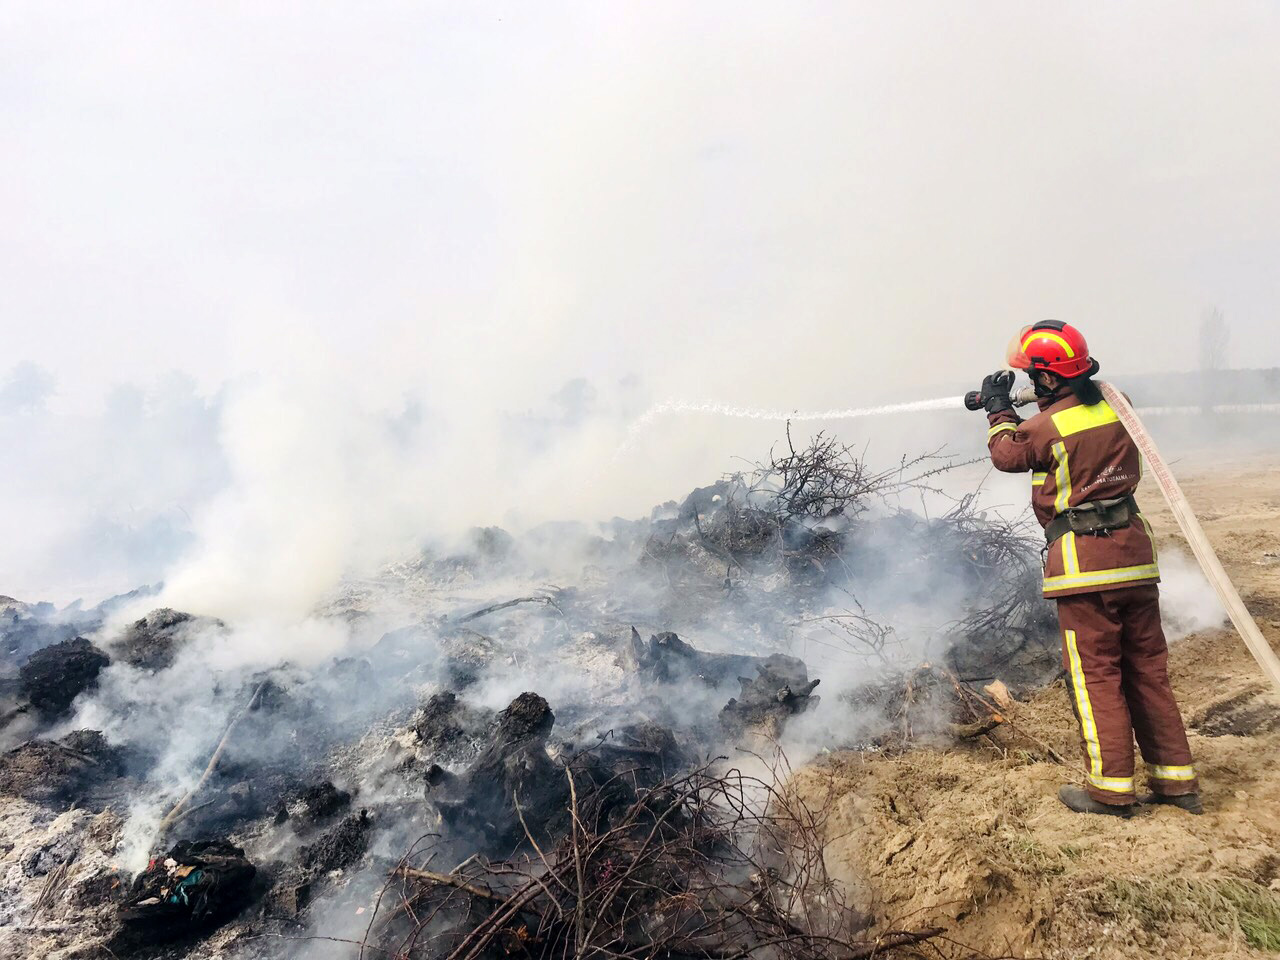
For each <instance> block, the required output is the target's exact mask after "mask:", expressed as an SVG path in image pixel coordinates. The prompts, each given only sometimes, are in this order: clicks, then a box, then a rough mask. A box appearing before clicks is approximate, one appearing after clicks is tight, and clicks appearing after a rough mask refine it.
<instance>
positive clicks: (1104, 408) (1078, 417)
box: [1052, 400, 1120, 437]
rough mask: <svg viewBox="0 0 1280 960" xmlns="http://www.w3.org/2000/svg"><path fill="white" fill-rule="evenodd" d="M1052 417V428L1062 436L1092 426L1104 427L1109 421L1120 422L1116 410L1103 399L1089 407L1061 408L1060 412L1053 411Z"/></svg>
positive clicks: (1067, 435)
mask: <svg viewBox="0 0 1280 960" xmlns="http://www.w3.org/2000/svg"><path fill="white" fill-rule="evenodd" d="M1052 419H1053V426H1054V428H1055V429H1056V430H1057V431H1058V433H1059V434H1060V435H1061V436H1064V437H1069V436H1071V435H1072V434H1076V433H1081V432H1083V431H1085V430H1092V429H1093V428H1094V427H1105V426H1106V425H1107V424H1109V423H1119V422H1120V418H1119V417H1117V416H1116V412H1115V411H1114V410H1112V409H1111V405H1110V404H1108V403H1107V401H1105V400H1103V401H1102V402H1101V403H1095V404H1094V405H1093V406H1091V407H1086V406H1079V407H1072V408H1071V409H1070V410H1063V411H1062V412H1061V413H1055V414H1054V415H1053V417H1052Z"/></svg>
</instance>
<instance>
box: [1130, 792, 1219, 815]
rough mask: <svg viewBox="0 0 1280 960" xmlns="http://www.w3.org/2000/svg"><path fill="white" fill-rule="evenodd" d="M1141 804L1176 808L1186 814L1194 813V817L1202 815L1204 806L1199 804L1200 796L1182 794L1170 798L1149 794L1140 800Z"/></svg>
mask: <svg viewBox="0 0 1280 960" xmlns="http://www.w3.org/2000/svg"><path fill="white" fill-rule="evenodd" d="M1142 802H1143V803H1162V804H1164V805H1165V806H1168V807H1177V808H1178V809H1179V810H1185V811H1187V813H1194V814H1195V815H1196V816H1199V815H1200V814H1202V813H1204V804H1203V803H1201V802H1200V794H1198V793H1183V794H1179V795H1178V796H1176V797H1171V796H1168V795H1166V794H1163V793H1149V794H1147V795H1146V796H1145V797H1143V798H1142Z"/></svg>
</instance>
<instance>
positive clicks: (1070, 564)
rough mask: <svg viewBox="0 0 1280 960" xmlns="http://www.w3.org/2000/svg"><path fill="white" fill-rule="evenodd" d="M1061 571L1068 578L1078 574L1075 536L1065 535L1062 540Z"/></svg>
mask: <svg viewBox="0 0 1280 960" xmlns="http://www.w3.org/2000/svg"><path fill="white" fill-rule="evenodd" d="M1062 569H1063V571H1064V572H1065V575H1066V576H1068V577H1074V576H1075V575H1076V574H1078V573H1079V572H1080V554H1079V553H1077V552H1076V535H1075V534H1074V533H1068V534H1065V535H1064V536H1063V538H1062Z"/></svg>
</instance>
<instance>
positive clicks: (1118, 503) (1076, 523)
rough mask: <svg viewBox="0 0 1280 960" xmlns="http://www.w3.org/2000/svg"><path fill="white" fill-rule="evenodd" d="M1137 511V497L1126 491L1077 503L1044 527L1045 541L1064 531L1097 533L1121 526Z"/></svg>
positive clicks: (1051, 539) (1131, 520)
mask: <svg viewBox="0 0 1280 960" xmlns="http://www.w3.org/2000/svg"><path fill="white" fill-rule="evenodd" d="M1137 515H1138V501H1137V500H1135V499H1134V498H1133V495H1132V494H1130V495H1129V496H1127V497H1117V498H1116V499H1114V500H1091V501H1089V502H1088V503H1082V504H1080V506H1078V507H1071V508H1070V509H1069V510H1063V511H1062V513H1060V514H1058V515H1057V516H1056V517H1054V518H1053V519H1052V520H1050V521H1049V525H1048V526H1047V527H1045V528H1044V538H1045V540H1046V541H1047V542H1048V543H1053V542H1055V541H1056V540H1059V539H1061V538H1062V537H1065V536H1066V535H1067V534H1068V533H1083V534H1092V535H1096V534H1100V533H1107V532H1108V531H1110V530H1121V529H1123V528H1125V527H1127V526H1129V524H1131V523H1132V522H1133V518H1134V517H1136V516H1137Z"/></svg>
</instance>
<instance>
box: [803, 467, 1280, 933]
mask: <svg viewBox="0 0 1280 960" xmlns="http://www.w3.org/2000/svg"><path fill="white" fill-rule="evenodd" d="M1175 472H1176V473H1177V474H1178V475H1179V477H1180V479H1181V480H1182V483H1183V487H1184V489H1185V491H1186V493H1187V496H1188V498H1189V499H1190V500H1191V502H1192V505H1193V506H1194V507H1196V509H1197V512H1198V514H1199V516H1200V517H1201V519H1202V522H1203V523H1204V526H1205V529H1206V530H1207V532H1208V534H1209V536H1210V538H1211V539H1212V541H1213V543H1214V546H1215V548H1216V549H1217V550H1218V552H1219V555H1220V556H1221V558H1222V560H1223V563H1224V564H1225V565H1226V567H1227V569H1228V571H1229V572H1230V574H1231V576H1232V578H1233V580H1234V582H1235V583H1236V586H1237V588H1238V589H1239V590H1240V592H1241V594H1242V595H1243V596H1244V598H1245V600H1246V602H1247V604H1248V606H1249V607H1250V609H1251V611H1252V612H1253V614H1254V616H1255V618H1257V620H1258V623H1259V625H1260V626H1261V628H1262V630H1263V632H1264V633H1265V635H1266V636H1267V639H1268V640H1269V641H1270V642H1271V644H1272V646H1273V648H1276V649H1280V461H1277V460H1267V461H1265V462H1259V461H1258V460H1257V459H1256V458H1255V459H1254V460H1253V461H1251V462H1247V461H1227V462H1223V461H1221V460H1219V461H1218V462H1216V463H1209V462H1204V461H1202V460H1200V459H1197V460H1195V461H1193V462H1191V463H1190V464H1187V463H1183V464H1179V465H1177V466H1175ZM1140 500H1141V502H1142V503H1143V504H1144V508H1145V510H1146V512H1147V514H1148V516H1149V517H1150V518H1151V520H1152V523H1153V526H1154V527H1155V528H1156V531H1157V533H1158V535H1159V536H1160V538H1161V547H1162V549H1165V550H1168V549H1170V548H1173V547H1175V546H1181V548H1182V549H1184V550H1185V544H1184V543H1180V541H1181V539H1182V538H1181V536H1180V535H1179V532H1178V529H1177V527H1176V525H1175V524H1174V521H1173V519H1172V517H1171V516H1170V514H1169V512H1168V510H1167V508H1166V507H1165V505H1164V503H1163V500H1162V499H1161V497H1160V494H1159V492H1158V490H1156V489H1155V488H1154V487H1152V488H1151V489H1146V490H1143V491H1141V494H1140ZM1208 504H1212V507H1211V508H1210V507H1208V506H1206V505H1208ZM1188 553H1189V551H1188ZM1170 669H1171V674H1172V677H1173V684H1174V688H1175V690H1176V691H1177V694H1178V698H1179V702H1180V703H1181V704H1182V708H1183V713H1184V716H1185V717H1186V720H1187V724H1188V728H1189V733H1190V736H1191V745H1192V749H1193V750H1194V751H1195V755H1196V767H1197V772H1198V774H1199V776H1200V779H1201V783H1202V791H1203V792H1202V796H1203V799H1204V804H1205V808H1206V813H1205V815H1204V816H1200V817H1194V816H1190V815H1188V814H1186V813H1184V812H1182V811H1180V810H1176V809H1172V808H1164V807H1159V808H1151V809H1145V810H1144V812H1143V813H1142V814H1141V815H1140V816H1138V817H1135V818H1134V819H1132V820H1130V821H1122V820H1119V819H1114V818H1110V817H1097V816H1082V815H1078V814H1072V813H1070V812H1068V811H1067V810H1066V809H1065V808H1064V807H1062V806H1061V805H1060V804H1059V802H1058V800H1057V797H1056V794H1057V788H1058V786H1059V785H1060V784H1061V783H1064V782H1068V781H1073V782H1083V775H1082V773H1083V767H1082V764H1081V763H1080V762H1079V760H1078V758H1079V756H1080V747H1079V738H1078V734H1077V727H1076V724H1075V721H1074V718H1073V717H1072V714H1071V710H1070V706H1069V704H1068V700H1067V694H1066V692H1065V689H1064V688H1063V685H1062V682H1061V681H1059V683H1058V684H1056V685H1055V686H1054V687H1051V688H1049V689H1047V690H1044V691H1042V692H1041V693H1040V694H1039V695H1037V696H1036V697H1035V698H1034V699H1032V700H1031V701H1030V702H1028V703H1024V704H1018V705H1017V706H1016V709H1014V710H1013V711H1011V719H1012V721H1013V725H1014V726H1016V727H1017V728H1018V729H1019V730H1020V731H1023V732H1024V733H1025V734H1028V735H1030V736H1029V737H1027V736H1022V735H1018V734H1016V733H1015V732H1014V731H1013V730H1012V729H1011V728H1010V727H1009V726H1006V727H1002V728H1000V729H999V730H998V733H997V736H998V739H999V741H1000V743H1001V744H1002V745H1003V746H1004V748H1005V749H1006V750H1007V756H1002V755H1001V753H1000V752H999V751H998V750H997V748H996V746H995V745H993V744H992V743H991V742H990V741H985V740H977V741H974V742H972V743H969V744H964V745H961V746H956V747H950V748H945V749H919V750H913V751H911V752H910V753H908V754H907V755H904V756H898V757H884V756H868V755H853V754H840V755H835V756H832V757H830V758H829V759H827V760H825V761H823V762H821V763H819V764H816V765H813V766H811V767H809V768H808V769H806V770H804V771H802V772H801V773H800V774H799V776H798V779H797V785H798V788H799V789H800V790H801V792H802V794H803V795H804V796H805V797H806V799H807V800H808V801H809V802H810V804H811V805H813V806H815V808H819V809H825V810H827V811H828V812H829V819H828V822H827V826H826V831H827V856H828V866H829V868H830V869H831V871H832V873H833V875H834V876H835V878H836V879H837V880H839V881H840V882H842V883H844V884H845V885H846V886H847V887H849V888H850V893H851V894H852V895H853V896H854V897H855V898H856V901H855V902H862V903H872V904H874V905H875V909H876V914H877V917H878V919H879V921H880V923H881V924H882V926H883V927H884V928H897V929H902V928H908V927H910V928H919V927H926V926H930V925H931V924H932V923H933V922H934V921H937V923H938V925H939V926H945V927H947V928H948V929H949V931H950V933H949V936H951V937H952V938H954V941H955V942H956V944H957V945H956V946H955V947H954V955H956V956H973V955H974V954H975V953H976V954H978V955H980V956H992V957H1046V958H1059V957H1063V958H1065V957H1072V958H1077V957H1096V958H1122V957H1123V958H1130V957H1139V956H1143V957H1145V956H1151V957H1164V958H1211V957H1269V956H1276V955H1277V954H1280V767H1278V766H1277V763H1276V760H1277V756H1280V700H1278V699H1277V698H1276V697H1275V696H1274V695H1273V694H1272V693H1271V691H1270V690H1269V689H1268V687H1267V684H1266V681H1265V679H1264V678H1263V676H1262V674H1261V673H1260V671H1259V670H1258V668H1257V666H1256V664H1255V663H1254V661H1253V659H1252V657H1251V656H1250V654H1249V652H1248V650H1247V649H1246V647H1245V646H1244V643H1243V642H1242V641H1241V640H1240V639H1239V638H1238V637H1237V636H1236V634H1235V633H1234V631H1230V630H1227V629H1223V630H1212V631H1207V632H1201V633H1197V634H1193V635H1191V636H1188V637H1186V638H1185V639H1182V640H1180V641H1178V642H1177V643H1175V644H1174V645H1173V648H1172V655H1171V668H1170ZM1030 738H1034V741H1039V743H1038V744H1037V743H1036V742H1033V740H1032V739H1030ZM1046 746H1047V747H1051V748H1053V749H1054V750H1056V751H1057V752H1058V753H1059V754H1060V755H1061V756H1062V757H1065V758H1066V759H1067V761H1068V764H1069V765H1068V766H1063V765H1060V764H1057V763H1055V762H1053V761H1052V760H1050V759H1048V756H1047V751H1046V750H1045V749H1044V747H1046ZM1139 772H1141V764H1139ZM959 944H963V948H962V947H960V946H958V945H959ZM944 949H945V948H944ZM949 952H950V951H949Z"/></svg>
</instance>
